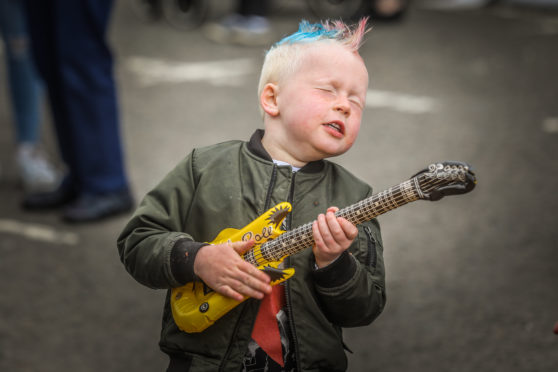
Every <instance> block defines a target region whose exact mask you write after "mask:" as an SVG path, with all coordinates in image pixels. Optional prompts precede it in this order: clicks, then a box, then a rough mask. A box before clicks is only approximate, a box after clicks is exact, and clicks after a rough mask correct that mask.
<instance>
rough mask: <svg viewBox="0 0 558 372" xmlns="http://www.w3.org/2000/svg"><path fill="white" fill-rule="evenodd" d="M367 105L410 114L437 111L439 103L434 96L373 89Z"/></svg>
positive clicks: (367, 99) (368, 95)
mask: <svg viewBox="0 0 558 372" xmlns="http://www.w3.org/2000/svg"><path fill="white" fill-rule="evenodd" d="M366 107H370V108H388V109H392V110H395V111H400V112H406V113H410V114H425V113H429V112H433V111H436V109H437V107H438V103H437V101H436V100H435V99H434V98H432V97H426V96H415V95H411V94H404V93H397V92H389V91H385V90H374V89H371V90H368V92H367V94H366Z"/></svg>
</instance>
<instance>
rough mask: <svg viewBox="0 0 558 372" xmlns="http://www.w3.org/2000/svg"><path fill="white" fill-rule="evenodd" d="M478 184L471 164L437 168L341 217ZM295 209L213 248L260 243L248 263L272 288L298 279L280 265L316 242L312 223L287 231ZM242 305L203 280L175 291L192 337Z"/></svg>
mask: <svg viewBox="0 0 558 372" xmlns="http://www.w3.org/2000/svg"><path fill="white" fill-rule="evenodd" d="M475 185H476V178H475V174H474V173H473V172H472V171H471V170H470V169H469V166H468V165H467V164H466V163H461V162H443V163H436V164H431V165H430V166H429V167H428V169H424V170H422V171H421V172H419V173H417V174H416V175H414V176H413V177H412V178H411V179H409V180H407V181H405V182H403V183H401V184H399V185H397V186H394V187H391V188H389V189H388V190H385V191H382V192H380V193H378V194H374V195H372V196H370V197H369V198H366V199H364V200H361V201H360V202H358V203H356V204H353V205H350V206H348V207H346V208H344V209H341V210H339V211H337V212H336V213H335V215H336V216H338V217H344V218H346V219H347V220H348V221H350V222H351V223H353V224H355V225H357V224H359V223H362V222H365V221H370V220H372V219H373V218H375V217H376V216H379V215H381V214H383V213H386V212H388V211H390V210H392V209H395V208H398V207H401V206H402V205H405V204H407V203H410V202H412V201H415V200H419V199H423V200H431V201H435V200H439V199H441V198H442V197H444V196H446V195H456V194H465V193H467V192H469V191H471V190H472V189H473V188H474V187H475ZM290 211H291V205H290V204H289V203H287V202H284V203H280V204H277V205H276V206H275V207H273V208H271V209H269V210H268V211H267V212H265V213H264V214H263V215H261V216H260V217H258V218H257V219H255V220H254V221H253V222H251V223H250V224H248V225H247V226H245V227H244V228H242V229H240V230H237V229H225V230H223V231H221V233H219V235H218V236H217V238H215V240H213V241H212V242H211V244H221V243H225V242H235V241H248V240H251V239H254V240H255V243H256V244H255V245H254V247H253V248H252V249H251V250H250V251H248V252H246V253H245V254H244V255H243V259H244V260H245V261H247V262H250V263H251V264H253V265H255V266H258V269H260V270H262V271H264V272H265V273H266V274H268V275H269V276H270V278H271V282H270V284H271V285H277V284H279V283H281V282H283V281H285V280H287V279H288V278H290V277H291V276H293V275H294V269H293V268H286V269H279V268H278V266H279V264H280V263H281V262H282V261H283V260H284V259H285V258H286V257H287V256H290V255H292V254H295V253H297V252H300V251H302V250H303V249H306V248H308V247H311V246H312V244H313V243H314V240H313V236H312V222H310V223H307V224H305V225H302V226H299V227H297V228H296V229H294V230H290V231H284V230H282V229H281V224H282V223H283V220H284V219H285V217H286V216H287V214H288V213H289V212H290ZM247 298H248V297H246V298H245V299H244V300H246V299H247ZM241 302H242V301H237V300H233V299H231V298H229V297H226V296H223V295H221V294H219V293H217V292H215V291H213V290H212V289H210V288H209V287H207V286H206V285H205V284H204V283H200V282H197V283H196V282H191V283H188V284H186V285H184V286H182V287H178V288H173V289H172V292H171V308H172V314H173V317H174V321H175V322H176V324H177V325H178V328H180V329H181V330H183V331H185V332H188V333H194V332H201V331H203V330H204V329H206V328H207V327H209V326H211V325H212V324H213V323H215V321H217V320H218V319H219V318H221V317H222V316H223V315H225V314H226V313H227V312H229V311H230V310H232V309H233V308H234V307H236V306H237V305H239V304H240V303H241Z"/></svg>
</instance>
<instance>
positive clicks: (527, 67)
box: [0, 1, 558, 372]
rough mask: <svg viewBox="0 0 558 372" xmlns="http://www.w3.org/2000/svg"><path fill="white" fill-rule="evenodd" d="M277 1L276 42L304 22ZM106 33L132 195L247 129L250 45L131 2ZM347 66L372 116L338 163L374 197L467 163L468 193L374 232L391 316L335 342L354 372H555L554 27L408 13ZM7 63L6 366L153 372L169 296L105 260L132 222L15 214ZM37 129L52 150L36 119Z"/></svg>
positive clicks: (552, 17) (0, 313) (390, 218)
mask: <svg viewBox="0 0 558 372" xmlns="http://www.w3.org/2000/svg"><path fill="white" fill-rule="evenodd" d="M278 4H279V2H278V1H277V2H276V6H275V8H274V13H273V16H272V17H271V21H272V23H273V27H274V30H275V31H276V33H277V35H278V36H280V35H284V34H287V33H290V32H292V31H294V30H295V28H296V24H297V22H298V20H299V19H300V18H302V17H306V18H310V19H312V15H311V13H309V12H308V10H307V9H306V8H305V7H304V6H301V5H300V4H299V3H297V2H294V1H287V2H281V4H282V5H278ZM110 37H111V42H112V45H113V49H114V53H115V56H116V59H117V65H116V67H117V68H116V73H117V79H118V83H119V96H120V103H121V116H122V123H123V133H124V141H125V145H126V155H127V163H128V170H129V175H130V178H131V182H132V184H133V188H134V193H135V195H136V196H137V198H138V199H139V198H141V197H142V196H143V195H144V194H145V193H146V192H147V191H148V190H149V189H150V188H151V187H153V186H154V185H155V184H156V182H157V181H158V180H159V179H160V178H161V177H162V176H163V175H164V174H165V173H166V172H168V171H169V170H170V169H171V168H172V167H173V166H174V164H176V163H177V162H178V161H179V160H180V159H181V158H182V157H183V156H184V155H185V154H186V153H188V152H189V151H190V150H191V149H192V148H193V147H194V146H202V145H206V144H212V143H216V142H219V141H222V140H226V139H231V138H235V139H246V138H248V137H249V135H250V134H251V133H252V131H253V130H254V128H257V127H259V126H260V125H261V124H260V121H259V114H258V109H257V106H256V84H257V79H258V74H259V67H260V64H261V62H262V56H263V49H262V48H250V47H234V46H223V45H217V44H212V43H210V42H208V41H206V39H205V38H204V37H203V35H202V33H201V31H200V30H199V29H198V30H194V31H189V32H186V31H181V30H178V29H175V28H172V27H171V26H169V25H168V24H165V23H163V22H156V23H147V22H144V21H142V20H140V19H139V18H138V17H137V16H136V15H134V14H133V12H132V11H131V9H130V7H129V4H128V2H125V1H121V2H118V4H117V7H116V9H115V12H114V16H113V19H112V28H111V33H110ZM361 54H362V56H363V58H364V60H365V61H366V64H367V66H368V68H369V71H370V77H371V85H370V89H371V90H372V92H371V94H370V95H369V106H368V108H367V109H366V111H365V115H364V120H363V123H362V128H361V134H360V137H359V139H358V141H357V143H356V144H355V146H354V148H353V149H352V150H351V151H350V152H349V153H347V154H345V155H343V156H342V157H340V158H338V159H336V161H338V162H340V163H342V164H343V165H345V166H346V167H347V168H348V169H350V170H351V171H352V172H354V173H355V174H357V175H359V176H360V177H361V178H362V179H364V180H366V181H367V182H369V183H370V184H371V185H373V186H374V188H375V190H376V191H381V190H383V189H385V188H387V187H390V186H392V185H395V184H398V183H399V182H401V181H404V180H406V179H407V178H408V177H410V176H411V175H412V174H414V173H415V172H417V171H418V170H420V169H422V168H424V167H425V166H426V165H428V164H429V163H430V162H433V161H441V160H462V161H467V162H469V163H470V164H472V165H473V167H474V168H475V170H476V173H477V176H478V179H479V184H478V187H477V189H476V190H475V191H474V192H473V193H471V194H469V195H466V196H460V197H452V198H446V199H443V200H442V201H440V202H437V203H430V202H424V201H419V202H416V203H413V204H410V205H408V206H406V207H404V208H401V209H399V210H396V211H392V212H390V213H388V214H386V215H384V216H382V217H381V218H380V223H381V224H382V228H383V239H384V243H385V249H386V250H385V261H386V269H387V286H388V304H387V306H386V309H385V311H384V313H383V314H382V315H381V316H380V317H379V318H378V319H377V320H376V322H375V323H373V324H372V325H371V326H368V327H364V328H359V329H350V330H347V331H346V332H345V340H346V343H347V345H348V346H349V347H350V348H351V349H352V350H353V351H354V354H349V366H350V367H349V370H350V371H383V372H403V371H491V372H495V371H502V372H504V371H505V372H508V371H521V372H523V371H525V372H527V371H533V372H551V371H556V370H558V335H554V334H553V333H552V328H553V326H554V323H555V322H557V321H558V250H557V249H558V229H557V227H556V217H555V214H556V211H557V209H558V203H557V200H558V198H557V197H556V190H557V189H558V161H557V160H558V159H557V154H558V151H557V150H558V148H557V145H558V13H557V12H556V11H542V10H540V9H532V8H519V7H510V6H495V7H491V8H488V9H480V10H473V11H468V12H438V11H432V10H425V9H421V8H419V7H418V6H416V7H414V8H413V9H412V10H411V12H409V14H408V15H407V17H406V18H405V20H404V21H403V22H400V23H395V24H385V23H374V30H373V31H372V32H371V33H370V34H369V37H368V41H367V42H366V44H365V45H364V46H363V48H362V50H361ZM1 61H2V62H0V69H1V70H2V71H1V72H2V75H0V76H2V77H1V78H0V81H2V84H1V85H0V93H1V95H0V122H1V123H2V124H1V125H0V163H1V168H2V169H1V170H2V172H1V175H0V180H1V183H0V198H1V201H0V293H1V295H0V370H2V371H45V372H49V371H162V370H164V368H165V366H166V358H165V356H164V355H163V354H162V353H161V352H160V351H159V350H158V347H157V341H158V333H159V327H160V317H161V308H162V303H163V299H164V292H163V291H154V290H150V289H148V288H145V287H142V286H141V285H139V284H138V283H136V282H135V281H134V280H133V279H132V278H131V277H130V276H129V275H128V274H127V273H126V272H125V270H124V268H123V266H122V265H121V263H120V261H119V258H118V254H117V250H116V246H115V240H116V236H117V235H118V233H119V232H120V230H121V229H122V227H123V224H124V223H125V221H126V219H127V216H123V217H119V218H115V219H111V220H108V221H105V222H101V223H95V224H90V225H83V226H70V225H65V224H63V223H61V222H60V220H59V218H58V214H57V213H55V212H51V213H44V214H31V213H24V212H22V211H21V210H20V209H19V201H20V199H21V196H22V192H21V190H20V189H19V188H18V185H17V181H16V172H15V168H14V166H13V164H12V162H13V157H12V156H13V149H14V147H13V141H12V134H13V131H12V127H11V116H10V113H9V106H8V102H7V97H6V93H7V91H6V86H5V83H4V82H5V78H4V77H5V74H3V73H4V71H3V70H4V69H5V65H4V63H3V58H2V59H1ZM44 134H45V143H46V147H47V149H49V151H50V153H51V154H52V155H53V156H56V150H55V149H56V147H55V146H54V139H53V136H52V133H51V126H50V124H49V123H48V122H47V123H46V126H45V128H44Z"/></svg>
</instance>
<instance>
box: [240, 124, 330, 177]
mask: <svg viewBox="0 0 558 372" xmlns="http://www.w3.org/2000/svg"><path fill="white" fill-rule="evenodd" d="M264 133H265V131H264V130H263V129H256V131H255V132H254V134H252V137H250V141H249V142H248V150H249V151H250V152H251V153H252V154H254V155H256V156H258V157H260V158H262V159H265V160H268V161H273V159H272V158H271V156H270V155H269V153H268V152H267V151H266V149H265V148H264V147H263V144H262V138H263V136H264ZM324 165H325V163H324V161H323V160H317V161H312V162H310V163H308V164H306V165H305V166H304V167H302V168H301V169H300V170H299V172H304V173H317V172H320V171H321V170H322V169H323V168H324Z"/></svg>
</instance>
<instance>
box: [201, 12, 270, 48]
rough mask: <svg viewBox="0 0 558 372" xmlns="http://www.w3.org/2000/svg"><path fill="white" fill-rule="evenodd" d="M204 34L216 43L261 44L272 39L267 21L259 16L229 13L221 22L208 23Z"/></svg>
mask: <svg viewBox="0 0 558 372" xmlns="http://www.w3.org/2000/svg"><path fill="white" fill-rule="evenodd" d="M204 33H205V36H206V37H207V38H208V39H210V40H212V41H215V42H217V43H232V44H240V45H246V46H262V45H265V44H268V43H270V42H271V41H272V33H271V27H270V24H269V21H268V20H267V18H265V17H260V16H255V15H254V16H243V15H240V14H236V13H233V14H230V15H228V16H227V17H225V18H224V19H223V20H222V21H221V22H217V23H208V24H207V25H206V26H205V27H204Z"/></svg>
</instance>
